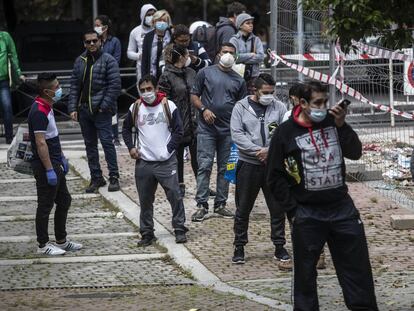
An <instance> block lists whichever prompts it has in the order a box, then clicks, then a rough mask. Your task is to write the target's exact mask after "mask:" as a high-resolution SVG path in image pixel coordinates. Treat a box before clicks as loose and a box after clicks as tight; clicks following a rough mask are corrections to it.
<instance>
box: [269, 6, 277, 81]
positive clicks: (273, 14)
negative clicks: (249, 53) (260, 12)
mask: <svg viewBox="0 0 414 311" xmlns="http://www.w3.org/2000/svg"><path fill="white" fill-rule="evenodd" d="M277 2H278V0H270V49H272V50H273V51H275V52H276V54H277V53H278V51H277V37H278V33H277V13H278V10H277ZM271 70H272V76H273V78H274V79H275V81H277V71H276V66H272V68H271Z"/></svg>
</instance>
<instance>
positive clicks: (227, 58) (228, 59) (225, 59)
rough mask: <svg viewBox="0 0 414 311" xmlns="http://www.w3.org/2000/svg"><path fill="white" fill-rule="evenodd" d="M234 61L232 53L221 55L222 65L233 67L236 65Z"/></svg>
mask: <svg viewBox="0 0 414 311" xmlns="http://www.w3.org/2000/svg"><path fill="white" fill-rule="evenodd" d="M234 62H235V59H234V56H233V55H231V54H230V53H225V54H223V55H221V57H220V65H222V66H223V67H224V68H231V67H232V66H233V65H234Z"/></svg>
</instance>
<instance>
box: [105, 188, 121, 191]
mask: <svg viewBox="0 0 414 311" xmlns="http://www.w3.org/2000/svg"><path fill="white" fill-rule="evenodd" d="M119 190H121V188H116V189H109V188H108V192H116V191H119Z"/></svg>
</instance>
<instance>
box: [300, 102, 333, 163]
mask: <svg viewBox="0 0 414 311" xmlns="http://www.w3.org/2000/svg"><path fill="white" fill-rule="evenodd" d="M301 112H302V107H301V106H300V105H298V106H296V107H294V108H293V120H294V121H295V123H296V124H298V125H300V126H302V127H305V128H307V129H308V131H309V135H310V138H311V142H312V145H313V146H314V147H315V149H316V153H317V154H318V155H320V154H321V151H320V149H319V147H318V144H317V143H316V139H315V137H314V135H313V127H312V125H313V124H312V123H305V122H303V121H301V120H299V115H300V113H301ZM320 131H321V137H322V140H323V143H324V146H325V148H328V147H329V144H328V141H327V140H326V136H325V132H324V131H323V128H321V129H320Z"/></svg>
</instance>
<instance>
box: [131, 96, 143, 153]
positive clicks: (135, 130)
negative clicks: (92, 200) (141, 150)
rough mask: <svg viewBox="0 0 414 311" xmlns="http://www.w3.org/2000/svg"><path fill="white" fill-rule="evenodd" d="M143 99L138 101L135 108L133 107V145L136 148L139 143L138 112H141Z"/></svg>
mask: <svg viewBox="0 0 414 311" xmlns="http://www.w3.org/2000/svg"><path fill="white" fill-rule="evenodd" d="M141 103H142V101H141V99H137V100H136V101H135V103H134V107H132V122H133V126H132V134H133V136H134V137H133V143H134V146H137V142H138V126H137V121H138V112H139V107H140V106H141Z"/></svg>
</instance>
